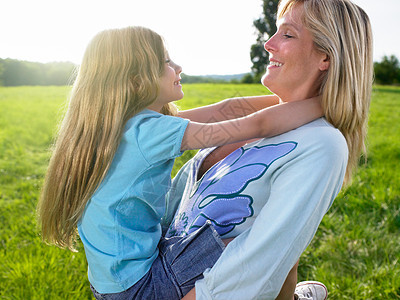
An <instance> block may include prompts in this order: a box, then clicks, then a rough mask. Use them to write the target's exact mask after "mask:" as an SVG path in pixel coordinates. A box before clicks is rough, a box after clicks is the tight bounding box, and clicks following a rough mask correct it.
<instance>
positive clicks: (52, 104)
mask: <svg viewBox="0 0 400 300" xmlns="http://www.w3.org/2000/svg"><path fill="white" fill-rule="evenodd" d="M184 91H185V98H184V100H182V101H180V103H179V105H180V107H181V108H190V107H195V106H200V105H205V104H207V103H211V102H214V101H218V100H221V99H224V98H228V97H237V96H245V95H256V94H263V93H264V92H265V88H263V87H262V86H261V85H233V84H218V85H216V84H193V85H186V86H185V87H184ZM68 92H69V87H17V88H3V87H0V224H1V229H0V242H1V245H0V299H13V300H14V299H92V296H91V292H90V290H89V283H88V281H87V277H86V261H85V256H84V253H83V249H82V247H80V251H79V252H78V253H72V252H69V251H67V250H62V249H58V248H56V247H54V246H48V245H45V244H44V243H42V241H41V239H40V236H39V232H38V230H37V225H36V221H35V207H36V203H37V198H38V195H39V190H40V185H41V182H42V180H43V175H44V172H45V170H46V166H47V161H48V158H49V152H48V149H49V147H50V145H51V143H52V137H53V136H54V133H55V132H56V128H57V123H58V121H59V120H60V118H61V116H62V112H63V107H64V104H65V99H66V96H67V94H68ZM399 123H400V88H395V87H380V86H379V87H378V86H377V87H375V88H374V93H373V102H372V106H371V114H370V122H369V127H370V129H369V139H368V144H369V148H368V161H367V163H361V166H360V169H359V170H358V172H357V174H356V176H355V178H354V181H353V184H352V185H351V186H350V187H349V188H347V189H346V190H343V191H342V192H341V193H340V195H339V196H338V198H337V199H336V201H335V203H334V204H333V206H332V208H331V209H330V211H329V212H328V214H327V215H326V216H325V218H324V219H323V221H322V224H321V226H320V228H319V230H318V232H317V234H316V236H315V238H314V240H313V242H312V244H311V245H310V246H309V247H308V248H307V250H306V252H305V253H304V254H303V256H302V257H301V259H300V267H299V280H319V281H322V282H324V283H325V284H326V285H327V286H328V289H329V292H330V299H340V300H343V299H400V262H399V259H400V125H399ZM192 154H193V152H188V153H186V154H185V155H184V156H183V157H181V158H180V159H179V160H178V161H177V163H176V168H175V169H174V173H175V172H176V170H177V168H178V167H179V166H181V165H182V164H183V163H184V161H185V160H187V159H189V157H190V156H191V155H192Z"/></svg>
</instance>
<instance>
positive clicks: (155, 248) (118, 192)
mask: <svg viewBox="0 0 400 300" xmlns="http://www.w3.org/2000/svg"><path fill="white" fill-rule="evenodd" d="M180 73H181V68H180V66H178V65H176V64H175V63H173V62H172V61H171V60H170V59H169V57H168V54H167V52H166V49H165V47H164V44H163V40H162V38H161V37H160V36H159V35H158V34H156V33H155V32H153V31H151V30H149V29H146V28H142V27H128V28H123V29H115V30H107V31H103V32H101V33H99V34H98V35H96V36H95V37H94V38H93V40H92V41H91V42H90V44H89V46H88V47H87V49H86V52H85V55H84V58H83V61H82V64H81V66H80V70H79V74H78V76H77V79H76V81H75V83H74V86H73V89H72V92H71V96H70V103H69V108H68V111H67V113H66V116H65V118H64V121H63V123H62V124H61V127H60V131H59V135H58V138H57V141H56V143H55V146H54V151H53V155H52V157H51V160H50V164H49V167H48V171H47V175H46V178H45V182H44V186H43V191H42V195H41V198H40V201H39V206H38V213H39V221H40V224H41V228H42V234H43V238H44V239H45V240H47V241H49V242H51V243H54V244H56V245H58V246H60V247H63V248H69V249H71V250H74V243H75V239H76V237H77V234H76V233H77V232H76V228H77V227H78V231H79V236H80V239H81V240H82V242H83V245H84V248H85V254H86V257H87V261H88V265H89V267H88V268H89V270H88V276H89V281H90V283H91V285H92V290H93V292H94V295H95V297H96V298H98V299H128V298H129V299H133V298H135V299H153V298H157V299H179V298H181V297H183V296H184V295H185V294H186V293H187V292H188V291H189V290H190V289H191V288H193V286H194V282H195V281H196V280H197V279H199V278H201V275H202V273H203V271H204V270H205V269H206V268H209V267H211V266H212V265H213V264H214V263H215V261H216V260H217V259H218V257H219V255H220V254H221V252H222V250H223V249H224V244H223V243H222V242H221V240H220V238H219V236H218V234H216V232H215V231H214V230H213V228H212V227H211V226H210V225H209V224H206V225H205V226H203V227H202V228H201V229H199V230H198V231H196V232H194V233H193V234H191V235H189V236H187V237H174V238H171V239H164V238H162V233H161V225H160V220H161V217H162V216H163V214H164V212H165V195H166V193H167V191H168V189H169V185H170V180H171V175H170V174H171V169H172V165H173V163H174V159H175V157H177V156H179V155H181V154H182V151H184V150H188V149H198V148H204V147H210V146H218V145H222V144H227V143H232V142H235V141H240V140H245V139H249V138H256V137H265V136H273V135H277V134H280V133H283V132H285V131H288V130H291V129H293V128H295V127H298V126H300V125H302V124H304V123H307V122H309V121H311V120H313V119H315V118H317V117H320V116H321V109H320V106H319V103H318V99H312V100H305V101H298V102H296V103H291V104H283V105H277V106H274V107H272V108H266V109H263V110H260V111H258V112H255V113H252V114H249V113H250V112H251V111H248V110H246V111H247V113H246V112H242V113H240V114H241V116H243V117H242V118H238V119H235V120H224V119H226V115H227V114H226V113H223V111H224V110H226V111H227V110H229V111H233V112H235V111H237V109H236V110H235V107H236V105H237V104H238V101H240V100H238V99H235V100H232V101H225V102H223V104H224V105H212V106H210V107H206V108H204V109H195V110H192V111H189V112H188V113H186V114H183V115H184V116H185V117H186V118H190V119H192V120H196V121H197V122H194V121H189V120H188V119H183V118H180V117H177V116H174V115H176V114H177V111H176V109H175V106H174V105H173V104H172V103H171V102H172V101H174V100H179V99H181V98H182V97H183V92H182V86H181V84H180V76H179V74H180ZM275 101H276V100H275V98H274V97H272V96H271V97H270V98H269V97H260V98H259V99H258V100H255V101H254V103H253V105H252V107H253V108H254V110H258V109H261V108H263V107H265V106H268V105H271V104H272V103H274V102H275ZM219 109H221V110H219ZM216 110H219V111H218V112H216ZM234 114H235V115H238V114H239V113H238V112H235V113H234ZM240 114H239V115H240ZM247 114H248V115H247ZM246 115H247V116H246ZM208 120H210V121H213V122H215V121H220V122H215V123H208V124H207V123H204V122H207V121H208ZM199 121H200V122H199Z"/></svg>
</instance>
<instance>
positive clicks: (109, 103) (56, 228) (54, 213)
mask: <svg viewBox="0 0 400 300" xmlns="http://www.w3.org/2000/svg"><path fill="white" fill-rule="evenodd" d="M165 61H166V50H165V47H164V42H163V40H162V38H161V37H160V36H159V35H158V34H157V33H155V32H153V31H152V30H150V29H147V28H143V27H127V28H122V29H111V30H106V31H103V32H100V33H99V34H97V35H96V36H95V37H94V38H93V39H92V41H91V42H90V43H89V45H88V47H87V49H86V51H85V54H84V57H83V60H82V64H81V66H80V68H79V71H78V75H77V78H76V80H75V83H74V85H73V88H72V91H71V95H70V99H69V106H68V110H67V112H66V115H65V117H64V120H63V122H62V124H61V126H60V129H59V133H58V138H57V140H56V142H55V145H54V149H53V154H52V157H51V159H50V163H49V167H48V170H47V174H46V177H45V181H44V185H43V188H42V193H41V197H40V200H39V204H38V220H39V224H40V226H41V231H42V236H43V239H44V240H46V241H48V242H50V243H53V244H56V245H58V246H60V247H62V248H69V249H71V250H74V242H75V239H76V231H77V230H76V227H77V224H78V221H79V219H80V217H81V216H82V213H83V211H84V209H85V207H86V204H87V202H88V200H89V199H90V197H91V196H92V194H93V193H94V192H95V190H96V188H97V187H98V186H99V184H100V182H101V181H102V180H103V178H104V177H105V175H106V173H107V171H108V169H109V167H110V165H111V162H112V160H113V157H114V155H115V153H116V150H117V148H118V145H119V143H120V139H121V136H122V132H123V129H124V127H125V125H126V122H127V121H128V120H129V119H130V118H132V117H133V116H134V115H135V114H137V113H138V112H140V111H141V110H143V109H144V108H146V107H147V106H148V105H150V104H151V103H153V101H154V100H155V99H156V97H157V96H158V92H159V86H158V82H159V79H160V77H161V75H162V73H163V70H164V66H165ZM162 112H163V113H164V114H172V115H173V114H175V113H176V107H175V106H174V105H173V104H169V105H166V106H164V107H163V110H162Z"/></svg>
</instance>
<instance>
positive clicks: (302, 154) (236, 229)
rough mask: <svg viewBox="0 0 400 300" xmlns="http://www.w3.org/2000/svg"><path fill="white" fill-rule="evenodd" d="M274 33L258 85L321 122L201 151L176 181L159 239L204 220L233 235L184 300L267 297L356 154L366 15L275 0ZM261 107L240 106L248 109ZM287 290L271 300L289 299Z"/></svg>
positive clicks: (327, 1)
mask: <svg viewBox="0 0 400 300" xmlns="http://www.w3.org/2000/svg"><path fill="white" fill-rule="evenodd" d="M277 25H278V26H277V27H278V31H277V33H276V34H275V35H274V36H273V37H271V39H270V40H269V41H268V42H267V43H266V44H265V49H266V50H267V51H268V52H269V53H270V65H269V66H268V69H267V72H266V74H265V76H264V77H263V79H262V82H263V84H264V85H265V86H266V87H268V88H269V89H270V90H271V91H272V92H273V93H274V94H276V95H277V96H278V97H279V98H280V101H281V102H291V101H294V100H296V99H303V98H304V99H305V98H309V97H312V96H315V95H318V94H320V95H321V97H322V106H323V110H324V113H325V119H319V120H316V121H314V122H311V123H310V124H307V125H305V126H302V127H300V128H298V129H296V130H293V131H291V132H288V133H285V134H282V135H280V136H278V137H273V138H266V139H262V140H259V141H256V142H252V143H249V144H247V145H244V146H243V143H242V144H236V145H230V146H225V147H219V148H216V149H206V150H204V151H201V152H199V153H198V154H197V155H196V156H195V157H194V158H193V159H192V160H191V161H189V163H188V164H187V165H185V166H184V167H183V168H182V170H181V171H180V172H179V173H178V175H177V177H176V179H175V180H174V184H173V189H172V190H171V194H170V198H169V199H170V204H169V209H170V211H171V212H172V213H170V214H167V215H166V216H165V223H166V224H170V226H169V229H168V233H167V235H171V236H173V235H185V234H187V233H190V232H191V231H192V230H194V229H196V228H198V227H199V226H201V224H202V223H204V222H206V220H208V221H210V222H211V223H212V224H213V225H214V227H215V228H216V229H217V231H218V232H219V233H220V235H221V236H222V237H223V238H229V237H235V236H238V237H237V238H235V239H234V240H233V241H232V242H231V243H230V244H229V245H228V247H227V248H226V250H225V251H224V252H223V254H222V255H221V257H220V258H219V260H218V261H217V263H216V264H215V266H214V267H213V268H211V269H209V270H207V271H206V272H204V279H202V280H199V281H197V282H196V288H195V290H192V291H191V292H190V293H189V294H188V295H187V296H186V297H185V299H194V296H195V295H196V297H197V299H275V298H276V297H277V296H278V294H279V292H280V288H281V286H282V284H283V283H284V281H285V278H286V276H287V275H288V273H289V271H290V270H291V269H292V267H293V266H294V265H295V263H296V262H297V260H298V259H299V257H300V255H301V253H302V252H303V251H304V249H305V248H306V247H307V245H308V244H309V242H310V241H311V239H312V238H313V236H314V234H315V232H316V230H317V228H318V225H319V223H320V221H321V219H322V217H323V216H324V214H325V213H326V211H327V209H328V208H329V207H330V205H331V204H332V201H333V200H334V198H335V197H336V195H337V194H338V192H339V191H340V188H341V186H342V183H343V181H344V182H345V183H349V182H350V179H351V174H352V173H353V172H354V170H355V168H356V166H357V161H358V158H359V156H360V153H361V152H362V151H363V150H364V141H365V136H366V131H367V115H368V110H369V103H370V98H371V87H372V78H373V64H372V34H371V27H370V22H369V19H368V16H367V15H366V13H365V12H364V11H363V10H362V9H361V8H359V7H358V6H356V5H355V4H353V3H352V2H350V1H349V0H283V1H281V3H280V5H279V9H278V21H277ZM263 99H264V98H263V97H250V98H246V99H244V100H242V101H245V102H246V103H248V104H249V105H250V106H252V103H255V105H254V107H257V105H258V104H259V103H260V102H263ZM238 101H239V100H238ZM239 146H242V147H240V148H239V149H237V150H235V151H234V152H232V151H233V150H234V149H235V148H237V147H239ZM230 152H232V153H231V154H229V153H230ZM228 154H229V155H228ZM226 155H228V156H226ZM225 156H226V158H224V157H225ZM222 158H224V159H222ZM220 159H222V160H221V161H219V160H220ZM218 161H219V162H218ZM210 167H211V168H210ZM182 195H183V197H182ZM181 197H182V204H181V206H180V207H179V209H178V211H177V212H176V214H175V217H173V212H174V211H175V208H176V207H175V204H176V203H177V202H178V201H180V200H181ZM171 219H173V220H172V222H171ZM292 271H294V272H291V273H292V274H294V276H296V272H295V269H294V270H292ZM289 279H290V278H289ZM289 281H290V280H289ZM292 281H293V280H292ZM293 290H294V285H292V288H291V289H287V290H285V291H283V294H281V295H279V297H281V299H284V298H286V299H290V298H291V299H293ZM303 299H306V297H303ZM310 299H318V297H314V298H310Z"/></svg>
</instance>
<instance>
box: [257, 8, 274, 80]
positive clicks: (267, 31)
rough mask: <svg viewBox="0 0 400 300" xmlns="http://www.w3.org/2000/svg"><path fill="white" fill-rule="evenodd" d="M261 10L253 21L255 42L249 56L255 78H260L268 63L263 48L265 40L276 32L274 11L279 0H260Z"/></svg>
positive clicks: (267, 56)
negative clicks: (261, 3)
mask: <svg viewBox="0 0 400 300" xmlns="http://www.w3.org/2000/svg"><path fill="white" fill-rule="evenodd" d="M262 1H263V12H262V15H261V17H260V18H259V19H257V20H255V21H254V22H253V25H254V27H255V28H256V29H257V31H258V33H257V40H256V43H255V44H253V45H252V46H251V50H250V57H251V61H252V63H253V66H252V68H251V69H252V71H253V73H255V76H254V77H255V78H260V77H261V75H262V74H263V73H265V68H266V66H267V65H268V58H269V55H268V52H267V51H265V49H264V44H265V42H266V40H267V39H268V38H269V37H271V36H273V35H274V34H275V32H276V11H277V9H278V2H279V0H262Z"/></svg>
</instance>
